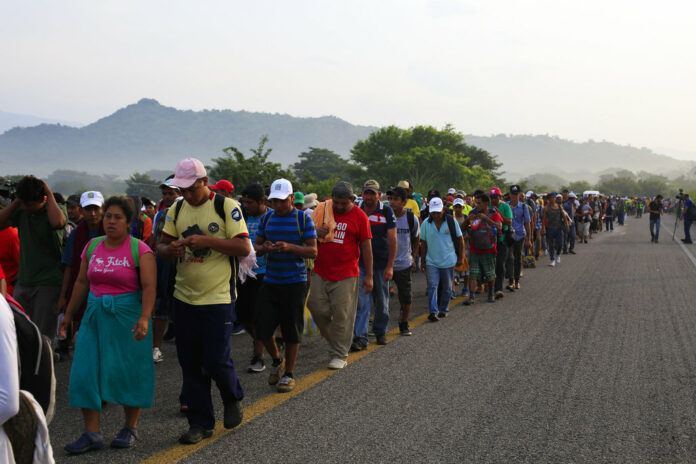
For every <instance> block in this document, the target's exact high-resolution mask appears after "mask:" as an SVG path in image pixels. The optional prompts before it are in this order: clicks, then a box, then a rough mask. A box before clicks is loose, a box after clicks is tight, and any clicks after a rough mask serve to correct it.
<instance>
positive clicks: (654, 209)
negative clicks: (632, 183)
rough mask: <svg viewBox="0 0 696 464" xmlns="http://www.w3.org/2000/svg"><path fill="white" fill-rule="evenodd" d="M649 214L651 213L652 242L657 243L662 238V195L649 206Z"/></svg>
mask: <svg viewBox="0 0 696 464" xmlns="http://www.w3.org/2000/svg"><path fill="white" fill-rule="evenodd" d="M648 212H649V213H650V237H651V239H650V241H651V242H653V243H657V241H658V240H659V238H660V218H661V216H662V195H658V196H656V197H655V199H654V200H653V201H651V202H650V203H649V204H648Z"/></svg>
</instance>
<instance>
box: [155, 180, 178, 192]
mask: <svg viewBox="0 0 696 464" xmlns="http://www.w3.org/2000/svg"><path fill="white" fill-rule="evenodd" d="M173 180H174V178H173V177H170V178H169V179H167V180H165V181H164V182H162V183H161V184H159V188H160V190H161V189H163V188H170V189H174V190H176V191H179V187H177V186H176V185H172V181H173Z"/></svg>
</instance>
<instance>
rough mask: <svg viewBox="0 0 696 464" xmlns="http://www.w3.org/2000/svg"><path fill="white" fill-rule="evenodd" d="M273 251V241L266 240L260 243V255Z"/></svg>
mask: <svg viewBox="0 0 696 464" xmlns="http://www.w3.org/2000/svg"><path fill="white" fill-rule="evenodd" d="M268 253H273V242H270V241H268V240H266V241H265V242H263V243H262V244H261V253H260V254H261V255H265V254H268Z"/></svg>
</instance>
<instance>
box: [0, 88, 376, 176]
mask: <svg viewBox="0 0 696 464" xmlns="http://www.w3.org/2000/svg"><path fill="white" fill-rule="evenodd" d="M374 129H375V128H374V127H367V126H354V125H352V124H349V123H347V122H346V121H343V120H342V119H339V118H337V117H334V116H324V117H320V118H296V117H293V116H289V115H286V114H267V113H251V112H248V111H231V110H223V111H218V110H212V111H211V110H204V111H190V110H189V111H182V110H177V109H175V108H170V107H166V106H163V105H161V104H159V103H158V102H157V101H156V100H151V99H142V100H140V101H139V102H138V103H136V104H134V105H129V106H127V107H125V108H122V109H120V110H118V111H116V112H115V113H114V114H112V115H110V116H107V117H105V118H103V119H100V120H98V121H97V122H95V123H92V124H89V125H87V126H85V127H82V128H79V129H77V128H73V127H65V126H61V125H55V124H42V125H39V126H36V127H31V128H18V129H12V130H10V131H7V132H5V133H4V134H2V135H0V172H7V173H16V172H33V173H36V174H39V175H46V174H48V173H50V172H52V171H53V170H55V169H58V168H63V169H76V170H81V171H87V172H93V173H105V172H108V173H113V174H117V175H124V176H125V175H129V174H131V173H133V172H134V171H143V172H144V171H147V170H150V169H169V170H171V169H173V168H174V166H175V165H176V162H177V161H178V160H179V159H181V158H184V157H187V156H196V157H198V158H200V159H201V160H202V161H203V162H204V163H208V162H209V161H210V160H211V158H214V157H218V156H221V155H222V154H223V153H222V151H221V150H222V149H223V148H225V147H228V146H231V145H232V146H235V147H237V148H238V149H239V150H241V151H242V152H244V153H249V148H251V147H256V146H257V144H258V141H259V139H260V137H261V136H262V135H264V134H268V138H269V142H268V144H267V147H270V148H272V149H273V151H272V153H271V158H272V159H274V160H275V161H279V162H281V163H282V164H283V165H286V166H287V165H289V164H290V163H294V162H295V161H296V160H297V156H298V155H299V154H300V153H302V152H303V151H306V150H307V149H308V147H310V146H313V147H319V148H328V149H330V150H333V151H334V152H336V153H338V154H341V155H344V156H348V155H349V153H350V149H351V148H352V147H353V145H354V144H355V142H357V141H358V140H360V139H362V138H365V137H367V136H368V135H369V134H370V132H372V131H373V130H374Z"/></svg>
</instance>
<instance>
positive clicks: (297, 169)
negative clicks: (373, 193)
mask: <svg viewBox="0 0 696 464" xmlns="http://www.w3.org/2000/svg"><path fill="white" fill-rule="evenodd" d="M298 158H299V161H298V162H296V163H295V164H293V165H292V166H290V167H291V169H292V170H293V172H294V173H295V175H296V176H297V178H298V179H299V180H300V181H301V182H302V183H313V182H319V181H324V180H327V179H334V178H338V179H341V180H346V181H349V182H350V181H352V180H353V177H352V176H353V175H354V173H355V168H356V167H357V166H355V165H353V164H352V163H351V162H350V161H348V160H346V159H343V158H341V156H340V155H338V154H336V153H334V152H333V151H331V150H329V149H326V148H315V147H309V151H305V152H302V153H300V156H299V157H298Z"/></svg>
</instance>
